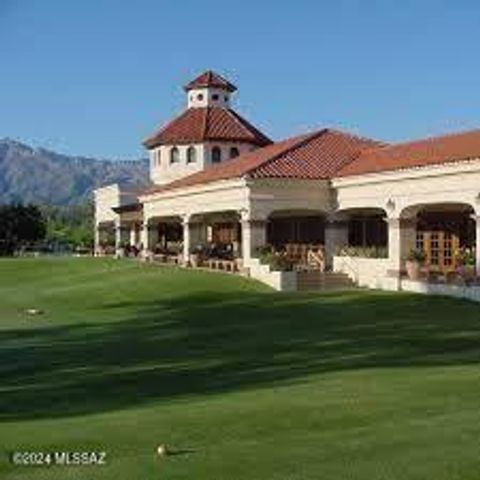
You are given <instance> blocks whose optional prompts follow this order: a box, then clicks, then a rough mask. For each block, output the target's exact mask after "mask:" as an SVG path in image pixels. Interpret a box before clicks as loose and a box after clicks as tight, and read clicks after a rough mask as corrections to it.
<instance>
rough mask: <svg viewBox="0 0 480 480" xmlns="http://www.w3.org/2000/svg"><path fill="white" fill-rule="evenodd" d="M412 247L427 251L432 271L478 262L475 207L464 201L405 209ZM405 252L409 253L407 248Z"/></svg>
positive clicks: (449, 270) (448, 270)
mask: <svg viewBox="0 0 480 480" xmlns="http://www.w3.org/2000/svg"><path fill="white" fill-rule="evenodd" d="M402 222H403V224H404V225H405V231H407V232H408V230H409V227H410V231H411V233H410V235H406V236H404V240H405V242H406V243H407V244H409V247H410V248H409V249H416V250H419V251H422V252H423V253H424V254H425V265H426V267H427V268H428V270H429V271H430V272H435V271H437V272H439V273H448V272H451V271H455V270H457V268H458V267H459V265H464V264H471V266H472V267H473V266H474V265H475V244H476V221H475V212H474V210H473V208H472V206H470V205H468V204H461V203H445V204H431V205H415V206H411V207H409V208H407V209H405V210H404V211H403V212H402ZM409 249H406V251H405V249H404V253H405V254H406V255H408V250H409Z"/></svg>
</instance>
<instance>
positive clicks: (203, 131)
mask: <svg viewBox="0 0 480 480" xmlns="http://www.w3.org/2000/svg"><path fill="white" fill-rule="evenodd" d="M207 140H212V141H235V142H247V143H251V144H252V145H257V146H264V145H268V144H270V143H272V141H271V140H270V139H269V138H268V137H267V136H265V135H264V134H263V133H262V132H260V130H258V129H256V128H255V127H254V126H253V125H252V124H251V123H249V122H248V121H247V120H245V119H244V118H243V117H241V116H240V115H239V114H238V113H236V112H234V111H233V110H231V109H229V108H223V107H202V108H189V109H187V110H185V111H184V112H183V113H182V114H181V115H180V116H178V117H177V118H175V119H174V120H172V121H171V122H170V123H168V124H167V125H165V126H164V127H162V128H161V129H160V130H159V131H158V132H157V133H155V134H154V135H153V136H152V137H150V138H148V139H147V140H145V142H144V145H145V146H146V147H147V148H154V147H156V146H158V145H172V144H185V143H200V142H205V141H207Z"/></svg>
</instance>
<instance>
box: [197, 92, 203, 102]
mask: <svg viewBox="0 0 480 480" xmlns="http://www.w3.org/2000/svg"><path fill="white" fill-rule="evenodd" d="M197 100H200V101H202V100H203V93H199V94H198V95H197Z"/></svg>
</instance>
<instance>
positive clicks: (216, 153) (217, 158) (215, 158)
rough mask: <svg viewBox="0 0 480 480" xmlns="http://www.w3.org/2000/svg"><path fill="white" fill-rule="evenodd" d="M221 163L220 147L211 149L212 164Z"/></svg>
mask: <svg viewBox="0 0 480 480" xmlns="http://www.w3.org/2000/svg"><path fill="white" fill-rule="evenodd" d="M221 161H222V151H221V150H220V147H213V148H212V163H220V162H221Z"/></svg>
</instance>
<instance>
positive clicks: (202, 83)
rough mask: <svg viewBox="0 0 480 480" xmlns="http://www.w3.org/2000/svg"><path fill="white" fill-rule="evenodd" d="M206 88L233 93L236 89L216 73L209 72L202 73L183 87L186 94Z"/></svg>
mask: <svg viewBox="0 0 480 480" xmlns="http://www.w3.org/2000/svg"><path fill="white" fill-rule="evenodd" d="M208 87H216V88H223V89H224V90H227V91H229V92H234V91H235V90H236V89H237V87H236V86H235V85H233V84H232V83H230V82H229V81H228V80H226V79H225V78H223V77H222V76H221V75H219V74H218V73H215V72H212V71H211V70H207V71H206V72H203V73H202V74H201V75H199V76H198V77H196V78H194V79H193V80H192V81H191V82H190V83H188V84H187V85H185V87H183V88H184V89H185V90H186V91H187V92H188V91H189V90H192V89H194V88H208Z"/></svg>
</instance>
